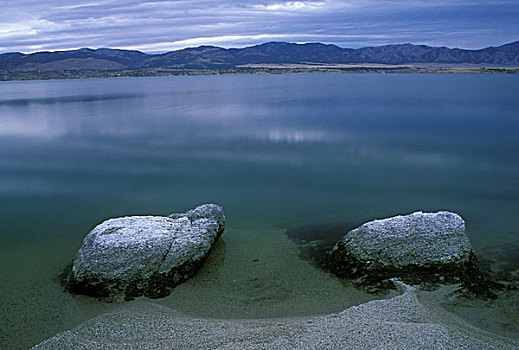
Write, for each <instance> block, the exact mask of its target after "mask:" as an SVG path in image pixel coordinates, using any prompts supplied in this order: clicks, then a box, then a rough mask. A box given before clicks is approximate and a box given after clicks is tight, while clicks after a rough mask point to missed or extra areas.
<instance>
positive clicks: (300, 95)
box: [0, 74, 519, 348]
mask: <svg viewBox="0 0 519 350" xmlns="http://www.w3.org/2000/svg"><path fill="white" fill-rule="evenodd" d="M518 91H519V76H518V75H464V74H459V75H419V74H412V75H406V74H397V75H384V74H374V75H371V74H361V75H354V74H300V75H228V76H197V77H161V78H149V79H148V78H135V79H134V78H121V79H91V80H68V81H67V80H64V81H30V82H3V83H0V208H1V210H0V235H1V242H2V244H1V247H0V275H1V276H2V277H1V280H0V294H1V295H0V302H1V307H2V311H1V315H2V316H1V318H2V320H1V323H0V347H5V348H8V347H16V346H22V347H24V346H25V347H26V346H30V345H34V344H36V343H38V342H39V341H41V340H43V339H45V338H47V337H50V336H52V335H54V334H55V333H56V332H59V331H62V330H64V329H67V328H70V327H72V326H74V325H76V324H78V323H80V322H82V321H84V320H86V319H88V318H89V317H92V316H94V315H97V314H99V313H101V312H105V311H107V310H110V309H111V308H116V307H118V306H117V305H113V304H106V303H104V302H101V301H96V300H91V299H90V298H87V297H80V296H69V295H67V294H65V293H63V292H62V291H61V288H60V285H59V282H58V276H59V274H60V272H61V271H62V269H63V268H64V267H65V265H67V264H68V263H69V262H70V261H71V260H72V259H73V257H74V254H75V252H76V250H77V248H78V247H79V245H80V244H81V242H82V239H83V237H84V236H85V235H86V234H87V233H88V231H89V230H90V229H92V228H93V227H94V226H95V225H96V224H98V223H100V222H101V221H103V220H105V219H107V218H109V217H115V216H123V215H132V214H154V215H164V214H169V213H172V212H179V211H185V210H188V209H190V208H192V207H194V206H196V205H198V204H201V203H218V204H221V205H223V206H224V208H225V211H226V215H227V220H228V225H227V228H226V232H225V234H224V236H223V238H224V239H223V241H222V242H220V243H219V246H218V247H217V249H215V251H214V252H213V254H212V256H211V258H210V259H209V261H208V264H206V265H207V266H205V267H204V270H203V271H202V272H201V274H200V275H198V276H197V277H195V278H194V279H193V280H190V281H189V282H187V283H186V284H185V285H182V286H179V287H178V288H177V289H176V290H175V291H174V293H173V294H172V295H171V296H169V297H168V298H165V299H163V300H160V301H157V302H160V303H163V304H164V305H169V306H171V307H173V308H176V309H179V310H181V311H183V312H186V313H190V314H194V315H199V316H208V317H287V316H298V315H309V314H319V313H329V312H335V311H339V310H341V309H344V308H345V307H348V306H350V305H354V304H358V303H360V302H363V301H366V300H369V299H371V298H373V296H371V295H367V294H365V293H362V292H360V291H356V290H355V289H353V288H351V287H350V286H348V285H345V284H344V283H341V282H340V281H338V280H337V279H335V278H334V277H333V276H330V275H328V274H326V273H324V272H322V271H320V270H318V269H317V268H315V267H314V266H313V265H312V264H310V263H309V262H307V261H304V260H301V259H300V258H299V257H298V250H297V247H296V246H295V245H294V244H293V243H292V242H291V241H290V240H289V239H288V238H287V237H286V236H285V235H284V228H286V227H293V226H298V225H299V226H304V225H314V224H322V225H326V224H328V223H345V226H346V223H348V224H351V223H362V222H365V221H368V220H372V219H375V218H382V217H388V216H392V215H396V214H407V213H410V212H413V211H417V210H423V211H437V210H451V211H455V212H458V213H460V214H461V215H462V217H463V218H464V219H465V220H466V222H467V229H468V232H469V235H470V238H471V241H472V243H473V246H474V247H475V249H476V251H477V252H478V253H479V254H480V255H484V254H485V249H487V248H488V247H492V246H503V245H504V246H510V247H512V248H513V247H515V248H513V249H516V251H517V245H518V243H517V241H518V239H519V235H518V229H517V220H516V218H517V215H518V214H519V211H518V209H519V156H518V152H519V137H518V136H517V135H519V98H518V94H517V93H518ZM514 242H515V243H514ZM509 255H510V254H509ZM512 255H513V254H511V256H512ZM513 259H517V256H512V257H511V260H512V261H513ZM515 261H517V260H515ZM2 345H3V346H2Z"/></svg>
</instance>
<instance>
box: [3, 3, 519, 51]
mask: <svg viewBox="0 0 519 350" xmlns="http://www.w3.org/2000/svg"><path fill="white" fill-rule="evenodd" d="M0 9H1V10H0V52H10V51H20V52H34V51H41V50H65V49H75V48H81V47H92V48H99V47H111V48H120V49H137V50H141V51H144V52H165V51H170V50H176V49H180V48H184V47H189V46H198V45H217V46H222V47H244V46H249V45H254V44H259V43H263V42H267V41H290V42H316V41H319V42H324V43H333V44H337V45H339V46H342V47H353V48H357V47H362V46H371V45H384V44H394V43H405V42H410V43H415V44H427V45H434V46H448V47H461V48H469V49H474V48H482V47H487V46H497V45H501V44H504V43H507V42H511V41H515V40H519V20H518V18H519V1H518V0H348V1H339V0H311V1H283V0H272V1H270V0H242V1H236V0H223V1H213V0H175V1H168V0H162V1H158V0H157V1H153V0H149V1H137V0H69V1H65V0H0Z"/></svg>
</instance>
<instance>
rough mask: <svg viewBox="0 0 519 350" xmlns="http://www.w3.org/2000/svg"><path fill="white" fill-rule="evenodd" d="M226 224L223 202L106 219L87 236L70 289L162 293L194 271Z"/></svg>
mask: <svg viewBox="0 0 519 350" xmlns="http://www.w3.org/2000/svg"><path fill="white" fill-rule="evenodd" d="M224 227H225V216H224V213H223V208H222V207H220V206H217V205H214V204H205V205H201V206H199V207H197V208H195V209H193V210H191V211H189V212H186V213H182V214H172V215H171V216H170V217H162V216H129V217H122V218H114V219H109V220H106V221H105V222H103V223H101V224H100V225H98V226H96V227H95V228H94V229H93V230H92V231H90V233H89V234H88V235H87V236H86V237H85V239H84V241H83V244H82V246H81V248H80V249H79V251H78V253H77V255H76V258H75V260H74V262H73V266H72V271H71V273H70V275H69V278H68V289H69V290H70V291H72V292H78V293H84V294H90V295H94V296H103V297H109V298H111V299H119V298H121V297H124V298H132V297H136V296H140V295H143V294H144V295H148V296H150V297H160V296H165V295H167V294H169V292H170V290H171V288H172V287H174V286H175V285H177V284H178V283H180V282H182V281H183V280H185V279H186V278H189V277H190V276H192V275H193V274H194V273H196V271H197V270H198V268H199V267H200V266H201V264H202V263H203V261H204V260H205V257H206V255H207V254H208V253H209V251H210V249H211V247H212V246H213V244H214V243H215V241H216V240H217V239H218V237H219V236H220V235H221V234H222V232H223V230H224Z"/></svg>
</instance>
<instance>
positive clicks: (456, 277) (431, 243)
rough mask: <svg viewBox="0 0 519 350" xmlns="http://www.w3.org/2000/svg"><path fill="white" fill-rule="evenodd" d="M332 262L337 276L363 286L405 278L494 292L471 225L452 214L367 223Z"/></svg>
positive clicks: (353, 232) (353, 233)
mask: <svg viewBox="0 0 519 350" xmlns="http://www.w3.org/2000/svg"><path fill="white" fill-rule="evenodd" d="M329 258H330V259H329V264H330V266H329V268H330V269H331V270H332V271H333V272H335V273H336V274H337V275H339V276H343V277H348V278H352V279H357V281H358V282H360V283H365V284H374V283H380V282H383V281H387V280H388V279H389V278H391V277H400V278H403V279H404V280H405V281H407V282H409V283H427V282H432V283H460V282H461V283H464V285H465V286H466V287H467V288H468V289H469V290H470V291H472V292H476V293H478V294H481V293H483V294H486V293H488V292H489V291H488V288H487V286H486V284H485V283H484V279H483V278H482V276H481V273H480V271H479V267H478V265H477V259H476V256H475V254H474V251H473V249H472V246H471V244H470V242H469V239H468V236H467V233H466V230H465V222H464V221H463V219H462V218H461V217H460V216H459V215H458V214H455V213H451V212H447V211H440V212H438V213H422V212H416V213H413V214H410V215H405V216H395V217H392V218H388V219H382V220H374V221H371V222H368V223H365V224H364V225H362V226H360V227H358V228H356V229H354V230H351V231H349V232H348V233H347V234H346V235H345V236H344V238H343V239H342V240H340V241H339V242H338V243H337V244H336V245H335V246H334V247H333V249H332V250H331V252H329Z"/></svg>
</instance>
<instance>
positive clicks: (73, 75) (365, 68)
mask: <svg viewBox="0 0 519 350" xmlns="http://www.w3.org/2000/svg"><path fill="white" fill-rule="evenodd" d="M298 73H307V74H308V73H342V74H352V73H353V74H359V73H362V74H366V73H377V74H402V73H406V74H412V73H421V74H467V73H471V74H496V73H497V74H518V73H519V67H508V66H473V65H446V66H438V65H423V64H420V65H385V64H367V65H361V64H336V65H335V64H250V65H243V66H237V67H232V68H222V69H219V68H208V69H200V68H194V69H190V68H144V69H143V68H140V69H123V70H92V69H79V70H56V71H47V70H29V71H4V70H0V81H17V80H52V79H92V78H150V77H163V76H197V75H238V74H246V75H255V74H298Z"/></svg>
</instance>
